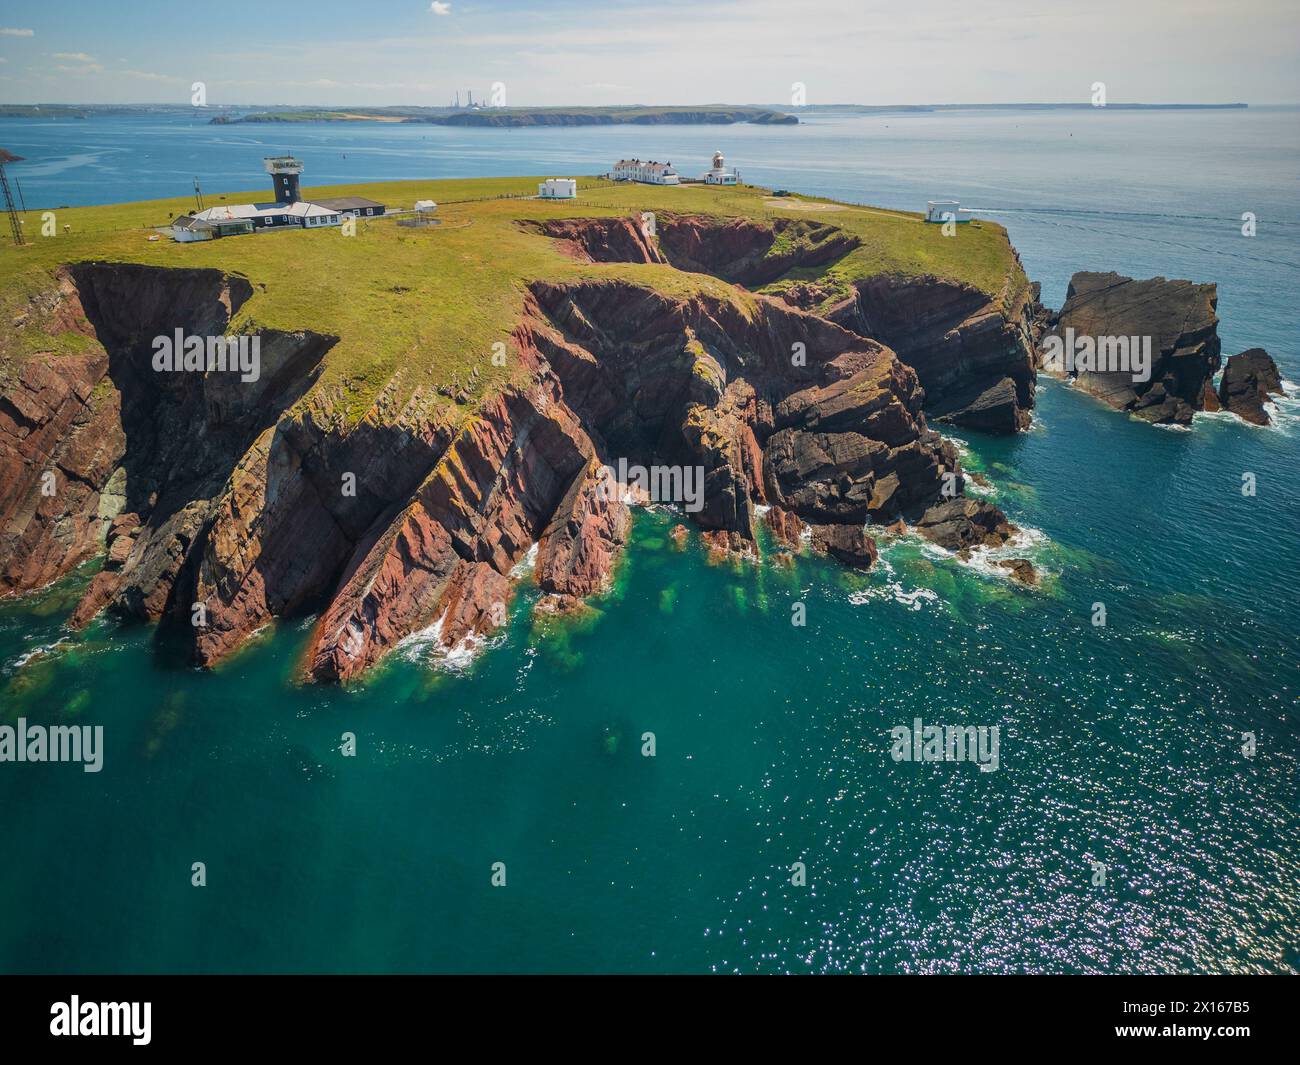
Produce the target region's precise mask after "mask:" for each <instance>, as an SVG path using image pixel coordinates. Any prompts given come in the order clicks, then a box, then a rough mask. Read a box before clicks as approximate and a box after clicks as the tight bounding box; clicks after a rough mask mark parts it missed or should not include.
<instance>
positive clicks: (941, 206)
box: [925, 200, 970, 224]
mask: <svg viewBox="0 0 1300 1065" xmlns="http://www.w3.org/2000/svg"><path fill="white" fill-rule="evenodd" d="M925 220H926V221H927V222H938V223H941V224H942V223H943V222H969V221H970V212H969V211H963V210H962V209H961V200H927V201H926V204H925Z"/></svg>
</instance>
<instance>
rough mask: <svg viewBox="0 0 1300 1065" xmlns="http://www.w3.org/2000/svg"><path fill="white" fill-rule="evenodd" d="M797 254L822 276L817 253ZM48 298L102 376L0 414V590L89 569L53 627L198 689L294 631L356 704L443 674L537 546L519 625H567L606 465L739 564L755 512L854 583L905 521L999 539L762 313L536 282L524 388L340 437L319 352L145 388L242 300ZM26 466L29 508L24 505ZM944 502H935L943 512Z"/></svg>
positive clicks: (90, 270) (180, 277)
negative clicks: (68, 627) (180, 332)
mask: <svg viewBox="0 0 1300 1065" xmlns="http://www.w3.org/2000/svg"><path fill="white" fill-rule="evenodd" d="M624 225H625V226H626V227H627V228H626V229H622V228H620V227H622V226H624ZM602 227H604V228H602ZM670 228H671V227H670ZM696 236H697V237H698V234H697V235H696ZM562 239H566V240H573V241H575V242H577V245H579V246H581V248H582V254H585V255H587V256H588V257H589V258H594V256H592V251H593V249H594V250H595V251H596V252H597V253H601V252H602V249H605V250H606V251H608V249H611V248H616V249H617V250H616V251H608V254H610V255H611V256H612V255H615V254H617V255H626V256H637V255H643V256H645V258H644V259H639V260H638V259H633V261H649V262H657V261H662V259H664V258H667V259H668V260H669V262H671V261H672V260H673V257H674V256H677V257H678V259H679V261H683V260H682V257H683V256H684V255H686V256H687V258H689V255H687V252H689V250H690V242H689V240H688V239H687V237H686V235H684V231H683V232H679V233H678V237H676V238H669V239H666V240H662V241H661V243H659V244H658V245H656V243H655V242H652V241H647V240H646V239H645V238H644V236H643V235H641V234H639V232H638V231H637V228H636V227H635V226H633V225H632V224H631V223H630V222H629V221H628V220H600V222H599V225H597V226H596V227H594V228H593V229H591V230H589V231H588V230H583V229H582V228H581V227H579V228H578V229H577V230H576V231H575V232H572V233H569V234H567V235H564V236H563V237H562ZM692 239H694V238H692ZM705 244H707V241H706V242H705ZM701 246H703V245H701ZM811 246H812V247H813V249H814V254H817V255H834V254H839V253H840V249H839V247H838V246H837V245H836V244H835V240H834V237H833V234H827V233H824V232H823V233H819V234H817V239H816V240H814V241H812V242H811ZM684 247H685V248H686V249H687V251H683V248H684ZM828 247H829V248H831V249H832V250H830V251H827V250H826V249H827V248H828ZM661 249H663V250H661ZM695 253H696V254H699V249H698V248H697V249H696V252H695ZM749 254H750V258H751V259H752V258H753V255H752V248H751V253H749ZM742 258H743V256H742ZM613 261H627V260H626V259H623V258H618V259H614V260H613ZM691 262H692V263H695V262H696V261H695V260H693V259H692V260H691ZM688 265H689V264H688ZM714 265H715V266H716V265H717V264H714ZM770 268H771V267H770V266H768V267H764V269H770ZM755 269H756V267H753V266H752V265H751V266H746V265H744V263H741V264H740V265H738V266H736V267H735V270H736V271H739V273H737V274H736V275H735V276H740V274H743V273H745V271H750V273H748V274H747V276H748V277H750V278H751V279H756V278H758V277H759V276H760V275H759V274H758V273H754V272H752V271H753V270H755ZM787 269H788V267H787ZM60 289H61V299H62V301H63V304H64V305H63V307H62V309H61V311H60V313H61V315H62V316H63V317H64V318H66V320H67V321H68V322H69V323H70V326H69V327H73V326H74V325H75V326H77V327H84V325H85V323H88V325H89V328H90V329H92V330H93V333H94V335H95V337H96V338H97V339H98V341H99V344H100V345H101V346H102V349H103V350H102V353H97V354H92V355H86V356H76V357H69V356H59V357H54V356H48V357H43V356H37V357H35V358H33V359H31V360H30V361H29V362H28V363H27V364H26V365H25V366H24V368H23V371H22V377H21V379H20V381H19V382H18V384H17V385H16V386H15V388H14V389H11V391H10V393H8V394H7V395H6V396H5V397H4V399H3V401H0V462H3V464H4V467H5V473H6V475H7V476H6V477H5V480H4V494H3V496H0V519H3V523H4V525H3V527H4V539H3V541H0V581H3V589H4V591H5V593H6V594H21V593H22V592H25V591H28V590H31V589H32V588H36V587H39V586H41V585H43V584H46V583H48V582H49V581H51V580H54V579H56V578H58V577H60V576H62V575H64V574H66V573H67V572H69V571H70V570H71V569H73V568H74V567H76V566H77V565H79V564H80V563H82V562H84V561H86V560H87V559H88V558H91V557H93V556H94V555H96V554H97V553H99V552H100V551H102V550H104V549H105V547H106V548H107V552H108V559H109V561H108V564H107V565H106V568H105V569H104V570H103V572H101V573H100V574H98V575H97V576H96V577H95V578H94V580H93V581H92V583H91V584H90V586H89V588H88V589H87V591H86V594H85V597H84V598H83V601H82V603H81V604H80V605H79V607H78V609H77V611H76V612H75V614H74V618H73V623H74V624H84V623H85V622H86V621H88V620H89V619H90V618H91V617H92V616H93V615H94V614H95V613H96V612H97V611H98V610H100V609H102V608H104V607H108V608H109V609H111V610H112V611H113V612H114V613H117V614H120V615H124V616H127V617H135V618H140V619H143V620H149V621H157V622H162V623H163V625H164V627H166V626H171V627H173V628H174V630H175V631H176V632H177V633H180V634H183V636H184V638H185V639H186V640H187V641H188V642H189V643H190V644H191V645H192V650H193V654H194V658H195V660H196V661H198V662H199V663H201V664H204V665H212V664H215V663H217V662H219V661H221V660H222V659H223V658H225V657H226V656H228V655H229V654H230V653H231V652H233V651H234V650H236V649H237V648H238V647H239V646H241V645H242V644H243V643H244V642H245V641H246V640H247V639H248V638H249V637H250V636H251V635H252V634H253V633H254V632H256V631H257V630H258V629H259V628H261V627H262V626H264V625H265V624H267V623H268V622H269V621H271V620H272V619H274V618H276V617H285V616H293V615H301V614H304V613H309V612H319V619H318V621H317V624H316V626H315V629H314V631H313V633H312V636H311V639H310V642H309V646H308V650H307V653H306V657H305V660H304V666H303V669H304V674H305V675H306V676H309V677H312V678H315V679H318V680H348V679H350V678H353V677H356V676H357V675H359V674H361V673H362V672H364V671H365V670H366V669H367V668H369V667H371V666H372V665H374V664H375V663H376V662H377V661H379V660H380V659H381V658H382V657H383V656H384V655H385V654H387V653H388V652H389V651H391V650H392V649H393V648H394V647H395V646H396V645H397V644H399V643H400V642H401V641H402V640H404V639H406V638H407V637H409V636H411V635H412V634H414V633H417V632H421V631H429V632H431V633H432V634H433V635H434V637H435V642H436V643H437V644H438V645H440V646H441V647H443V648H451V647H455V646H463V645H465V644H466V643H473V642H474V641H477V640H481V639H483V638H484V637H485V636H486V635H487V634H489V633H490V632H492V631H493V630H494V629H495V628H497V627H499V626H500V625H502V624H504V622H505V620H506V616H507V610H506V605H507V604H508V602H509V599H510V596H511V593H512V590H513V586H514V579H513V578H512V577H511V576H510V574H511V570H512V569H513V568H514V567H515V566H516V565H517V564H518V563H519V561H520V560H521V559H522V558H523V557H524V555H525V554H526V553H527V552H528V551H529V549H530V548H531V547H532V546H533V545H534V544H536V545H538V553H537V562H536V566H535V569H534V573H535V579H536V581H537V582H538V584H539V585H540V586H541V589H542V591H543V592H544V593H545V595H544V597H543V598H542V600H541V601H540V603H539V609H541V610H545V611H549V612H565V611H568V610H571V609H575V608H578V607H579V605H580V604H581V602H582V600H583V599H584V598H585V597H587V596H591V595H593V594H597V593H599V592H600V591H601V590H602V589H604V588H605V587H606V586H607V585H608V582H609V580H610V576H611V573H612V571H613V568H614V566H615V564H616V561H617V558H618V554H619V551H620V549H621V547H622V544H623V541H624V537H625V535H626V531H627V527H628V522H629V516H628V510H627V505H626V503H625V502H624V501H623V498H622V497H621V492H619V491H614V492H610V491H608V490H606V489H607V488H608V484H607V480H606V475H605V472H604V470H605V467H607V466H614V465H616V464H617V460H618V459H619V458H623V459H626V460H627V461H628V462H630V463H636V464H644V465H652V464H667V465H671V466H681V467H693V468H699V469H700V470H701V471H702V476H703V495H702V500H703V506H702V507H701V509H699V510H698V512H696V513H693V514H692V515H691V517H692V518H693V519H694V521H695V522H696V524H698V525H699V526H700V527H701V528H702V529H703V530H704V535H705V538H706V540H707V541H708V542H709V543H710V544H711V545H712V546H713V547H714V548H716V549H718V550H728V551H737V552H741V553H747V554H756V547H755V539H756V538H755V528H754V522H755V506H756V505H763V506H766V507H768V508H770V509H769V510H768V521H769V524H770V525H771V526H772V528H773V530H774V532H775V533H776V534H777V536H778V538H779V539H780V538H785V539H787V540H788V541H789V542H790V543H791V544H793V543H794V541H796V540H797V538H798V535H799V533H800V532H802V531H803V525H804V523H807V524H809V525H811V526H813V535H812V541H813V543H814V545H816V546H818V547H819V548H820V549H822V550H825V551H827V552H828V553H830V554H832V555H834V556H835V557H837V558H840V559H842V560H844V561H846V562H849V563H850V564H857V565H870V563H871V561H872V560H873V559H874V545H873V544H872V543H871V540H870V537H869V536H867V535H866V533H865V531H864V524H865V523H867V522H874V523H888V522H892V521H895V520H897V519H899V518H908V519H912V520H917V519H920V520H922V521H923V522H924V521H925V520H926V519H925V518H923V517H922V515H923V513H924V512H925V511H926V510H927V508H929V509H930V510H931V512H932V514H931V516H932V517H934V520H931V521H929V524H930V526H932V527H938V524H939V522H938V519H939V518H942V523H943V528H944V529H945V535H948V536H949V537H951V538H955V539H960V540H963V542H970V543H975V542H983V541H984V540H985V539H986V538H988V537H990V536H996V535H1002V536H1005V530H1006V529H1007V528H1008V526H1007V525H1006V522H1005V518H1003V517H1002V515H1001V513H1000V512H998V511H996V508H992V507H990V506H989V505H988V504H984V503H976V502H974V501H971V500H966V499H964V498H960V491H961V477H960V471H959V468H958V463H957V459H956V456H955V454H954V452H953V449H952V447H951V445H950V444H948V443H947V442H946V441H945V440H944V439H943V438H942V437H940V436H939V435H938V434H937V433H934V432H933V431H931V430H929V429H928V428H927V427H926V423H925V415H924V413H923V410H922V404H923V398H924V392H923V390H922V388H921V384H920V381H919V380H918V374H917V372H916V371H915V370H914V369H913V368H911V367H909V366H907V365H905V364H904V363H903V362H901V361H900V360H899V359H898V358H897V357H896V355H895V354H894V352H893V351H891V350H890V349H889V348H888V347H886V346H884V345H883V344H881V343H878V342H876V341H875V340H871V339H868V338H866V337H864V336H863V335H861V334H860V333H859V332H858V331H855V330H854V329H850V328H845V327H844V326H843V325H840V324H836V323H835V322H833V321H829V320H827V319H826V318H822V317H819V316H817V315H813V314H810V313H807V312H806V311H803V310H801V309H799V308H798V307H796V306H791V305H790V304H789V303H786V302H782V301H781V300H777V299H771V298H767V297H753V296H748V297H746V298H745V299H743V300H740V299H731V298H726V297H723V296H711V295H706V294H703V293H701V294H697V295H695V296H692V297H690V298H685V299H678V298H672V297H668V296H665V295H663V294H661V293H659V292H657V291H655V290H654V289H651V288H648V287H643V286H640V285H635V284H631V283H628V282H625V281H619V280H613V279H610V280H588V281H582V282H575V283H569V284H558V283H549V282H538V283H535V284H533V285H532V286H531V287H530V290H529V292H528V294H527V297H526V301H525V309H524V314H523V316H522V318H521V320H520V322H519V323H518V326H517V328H516V329H515V331H514V335H513V338H512V346H513V348H514V351H515V354H516V355H517V357H518V358H519V359H520V360H521V362H522V365H523V368H524V369H525V370H526V378H527V383H526V384H525V385H522V386H516V387H512V388H509V389H507V390H506V391H504V392H502V393H499V394H495V395H491V396H489V397H487V398H486V399H484V400H483V401H481V402H480V403H479V404H478V405H477V407H476V409H474V410H473V411H472V413H470V414H469V416H468V417H466V418H460V417H456V416H455V415H454V408H452V409H448V407H447V405H445V404H443V405H439V404H437V403H436V402H432V400H433V398H434V397H429V396H425V395H422V394H421V393H420V391H419V390H417V391H416V393H415V394H414V395H412V396H411V397H410V398H409V399H406V400H403V401H400V402H399V401H398V400H397V398H396V397H397V395H398V389H397V386H396V383H394V384H393V385H392V386H391V387H390V389H389V390H388V391H387V392H386V394H385V395H384V396H383V397H381V400H380V401H379V402H378V403H377V404H376V406H375V407H374V408H373V409H372V410H371V411H370V412H369V413H368V414H367V415H366V416H365V417H363V418H362V419H361V420H360V421H357V422H355V423H349V422H348V421H347V420H346V419H345V418H344V417H343V415H342V414H341V412H340V411H338V410H337V409H336V407H335V401H334V398H333V397H332V396H331V395H330V394H329V393H328V392H327V391H326V390H324V389H322V388H320V387H318V386H317V384H316V381H317V375H318V373H319V370H320V366H321V362H322V359H323V358H324V356H325V355H326V353H327V352H328V350H329V347H330V346H331V345H332V343H333V342H334V341H333V338H331V337H326V336H321V335H318V334H315V333H311V332H308V331H303V332H294V333H284V332H275V331H270V330H262V331H260V335H261V338H262V361H263V367H264V369H263V373H262V376H261V377H260V378H259V380H258V381H257V382H255V383H253V384H251V385H250V384H247V383H241V382H239V381H238V379H237V378H231V377H229V376H225V377H223V376H221V375H220V374H217V375H214V374H212V373H206V374H162V375H160V374H157V373H155V372H154V371H153V370H152V368H151V366H150V361H149V360H150V355H151V351H150V344H149V342H150V339H151V338H152V337H154V336H157V335H160V334H165V333H170V332H171V331H172V330H174V329H175V328H178V327H179V328H182V329H184V330H185V331H186V332H190V333H196V334H217V335H219V334H221V333H223V332H224V331H225V330H226V328H227V326H228V324H229V322H230V319H231V317H232V316H233V315H234V314H235V313H236V312H237V311H238V310H239V309H240V307H241V306H242V305H243V304H244V303H245V302H246V301H247V300H248V299H249V298H250V296H251V295H252V290H251V288H250V286H249V285H248V283H247V282H246V281H245V280H244V279H242V278H238V277H232V276H227V275H223V274H221V273H219V272H218V271H212V270H167V269H160V268H151V267H139V266H126V265H122V264H99V263H86V264H79V265H77V266H73V267H70V268H69V269H68V270H67V271H66V272H65V274H64V275H63V276H62V278H61V279H60ZM965 310H966V308H965V307H964V306H963V307H962V308H961V311H962V312H963V313H964V312H965ZM795 344H802V345H803V346H804V350H806V353H807V354H806V362H805V364H803V365H796V364H794V363H793V362H792V360H791V357H790V353H791V351H792V346H793V345H795ZM49 469H55V470H56V471H58V474H59V480H60V482H61V487H60V490H59V491H58V492H56V493H55V494H54V495H53V496H48V495H43V494H42V493H41V483H42V474H43V473H44V472H45V471H47V470H49ZM948 475H951V476H948ZM349 482H350V483H351V484H352V485H353V486H354V490H353V491H352V492H351V493H349V492H347V491H343V490H341V488H340V486H341V485H344V484H347V483H349ZM945 487H947V488H948V489H950V490H953V491H956V492H957V494H958V496H959V498H958V499H956V500H951V501H948V502H943V500H942V496H943V494H944V491H945ZM936 504H937V505H938V506H936ZM954 504H955V507H954ZM936 515H937V517H936ZM997 530H1001V531H1000V532H998V531H997ZM196 608H197V609H196ZM196 620H198V621H199V622H200V623H199V624H197V625H195V624H193V622H195V621H196Z"/></svg>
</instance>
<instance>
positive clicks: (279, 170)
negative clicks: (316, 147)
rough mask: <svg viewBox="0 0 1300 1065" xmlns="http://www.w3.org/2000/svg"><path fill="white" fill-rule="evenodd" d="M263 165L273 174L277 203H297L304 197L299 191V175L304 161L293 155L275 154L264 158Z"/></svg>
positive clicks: (272, 180) (272, 181)
mask: <svg viewBox="0 0 1300 1065" xmlns="http://www.w3.org/2000/svg"><path fill="white" fill-rule="evenodd" d="M262 165H263V166H265V167H266V172H267V173H268V174H270V175H271V184H272V185H274V186H275V202H276V203H297V202H298V201H299V200H301V199H302V196H301V194H300V193H299V192H298V176H299V175H300V174H301V173H302V163H300V162H298V160H297V159H295V158H294V157H293V156H292V155H273V156H271V157H269V158H267V159H263V160H262Z"/></svg>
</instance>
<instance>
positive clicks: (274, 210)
mask: <svg viewBox="0 0 1300 1065" xmlns="http://www.w3.org/2000/svg"><path fill="white" fill-rule="evenodd" d="M194 217H195V218H196V219H198V220H199V221H202V222H225V221H230V220H233V219H237V218H238V219H247V220H248V221H250V222H252V223H253V227H254V228H255V229H269V228H271V227H272V226H293V225H297V226H302V227H303V228H304V229H316V228H317V227H318V226H337V225H342V223H343V215H342V214H341V213H340V212H339V211H335V210H330V209H329V208H327V207H322V206H320V204H316V203H308V202H307V201H306V200H299V201H298V202H297V203H234V204H230V205H225V204H223V205H222V206H220V207H209V208H208V209H207V210H206V211H198V212H196V213H195V215H194Z"/></svg>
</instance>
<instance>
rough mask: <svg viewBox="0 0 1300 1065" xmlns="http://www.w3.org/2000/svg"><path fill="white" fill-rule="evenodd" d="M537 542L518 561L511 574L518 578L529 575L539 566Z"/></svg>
mask: <svg viewBox="0 0 1300 1065" xmlns="http://www.w3.org/2000/svg"><path fill="white" fill-rule="evenodd" d="M537 548H538V545H537V544H533V546H532V547H530V548H529V549H528V551H527V553H526V554H525V555H524V557H523V558H521V559H520V560H519V561H518V562H516V563H515V564H514V566H513V567H512V568H511V570H510V576H511V577H514V578H515V579H516V580H517V579H518V578H520V577H527V576H528V575H529V574H530V573H532V572H533V570H534V569H535V568H536V567H537Z"/></svg>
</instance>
